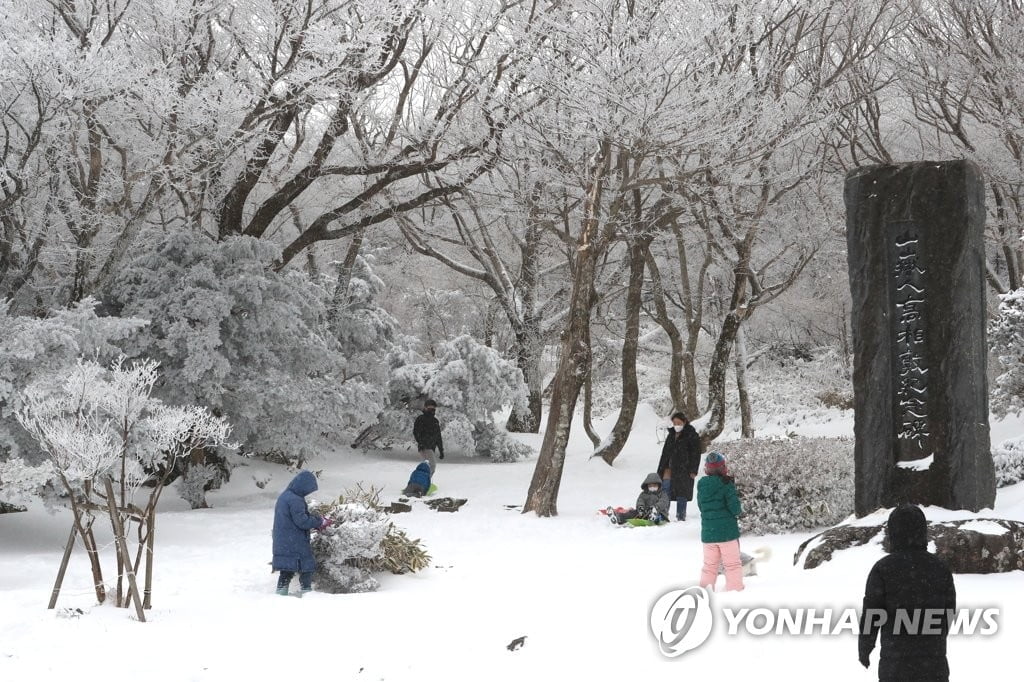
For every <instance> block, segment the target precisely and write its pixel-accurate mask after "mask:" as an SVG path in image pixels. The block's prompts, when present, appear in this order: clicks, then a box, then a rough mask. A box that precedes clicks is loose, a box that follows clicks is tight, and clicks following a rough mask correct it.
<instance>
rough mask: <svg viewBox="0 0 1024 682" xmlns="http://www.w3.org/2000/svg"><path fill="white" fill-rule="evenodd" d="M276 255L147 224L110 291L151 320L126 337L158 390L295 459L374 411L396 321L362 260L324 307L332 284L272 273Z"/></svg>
mask: <svg viewBox="0 0 1024 682" xmlns="http://www.w3.org/2000/svg"><path fill="white" fill-rule="evenodd" d="M279 255H280V250H279V249H278V248H277V247H275V246H274V245H273V244H271V243H269V242H267V241H261V240H258V239H255V238H253V237H233V238H229V239H225V240H223V241H214V240H212V239H210V238H208V237H205V236H203V235H201V234H197V233H191V232H171V233H167V234H154V235H152V240H151V241H150V242H147V246H146V248H144V249H140V250H139V252H138V253H137V254H135V256H134V257H133V258H132V259H131V260H130V261H129V262H128V263H127V264H126V266H125V267H124V268H123V269H122V270H121V271H120V272H119V273H118V276H117V278H116V280H115V281H114V283H113V285H112V286H111V294H110V295H111V298H112V300H113V301H114V302H115V303H116V305H117V307H118V308H120V310H121V313H122V314H123V315H138V316H145V317H146V318H147V319H149V320H151V324H150V325H149V326H148V327H146V329H145V330H144V331H143V332H142V333H141V334H139V335H137V336H136V337H135V338H133V339H132V340H131V341H130V342H128V343H127V344H126V345H125V347H126V349H127V350H128V353H129V354H130V355H131V356H136V357H149V358H153V359H156V360H158V361H159V362H160V363H161V367H162V371H163V377H162V379H161V383H160V386H159V388H158V394H159V395H160V396H162V397H164V398H165V399H167V400H168V401H170V402H173V403H184V404H190V403H196V404H200V405H203V406H206V407H209V408H210V410H212V411H213V412H214V413H215V414H217V415H221V416H224V417H225V418H227V419H228V420H229V421H230V423H231V424H232V427H233V430H234V434H235V437H236V438H237V439H238V440H239V441H240V442H241V443H242V444H243V446H244V447H245V449H246V450H247V451H250V452H255V453H270V452H279V453H284V454H286V455H288V456H293V457H299V458H305V457H310V456H312V455H314V454H316V453H318V452H320V451H322V450H323V449H324V448H326V447H328V446H330V445H332V444H334V443H337V442H339V439H340V437H341V434H343V433H345V432H346V430H347V429H349V428H352V427H354V426H356V425H358V424H360V423H362V422H363V421H365V420H366V419H368V418H370V417H372V416H373V415H376V414H377V412H379V411H380V409H381V406H382V402H381V390H382V389H381V386H382V381H381V383H377V381H380V380H381V378H380V377H377V376H375V375H374V374H373V373H372V372H373V370H374V368H375V367H378V366H380V365H382V360H383V357H384V353H386V352H387V350H388V345H387V343H386V341H387V339H388V338H389V337H390V335H391V334H392V333H393V332H392V329H393V327H394V324H393V321H391V320H390V319H389V318H388V316H387V315H386V314H385V313H383V312H382V311H380V310H379V309H378V308H377V307H376V306H374V305H372V301H371V299H372V294H373V292H374V291H376V290H379V287H380V284H379V282H378V281H375V279H374V277H373V276H372V271H371V270H370V269H369V267H368V265H367V264H366V262H365V261H362V265H361V269H359V270H358V272H357V275H358V276H357V277H353V279H352V284H351V285H350V293H349V294H348V295H347V296H345V297H344V300H339V301H335V308H334V310H333V312H332V308H331V306H332V297H336V296H335V294H336V292H334V291H333V290H332V288H331V286H330V283H329V282H326V281H315V280H313V279H311V278H310V277H309V276H308V275H306V274H305V273H303V272H300V271H289V272H285V273H277V272H274V271H273V269H272V267H271V265H272V264H273V262H274V261H275V259H276V258H278V256H279ZM338 296H340V295H338ZM367 372H369V373H370V374H367Z"/></svg>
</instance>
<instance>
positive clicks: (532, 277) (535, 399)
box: [505, 186, 544, 433]
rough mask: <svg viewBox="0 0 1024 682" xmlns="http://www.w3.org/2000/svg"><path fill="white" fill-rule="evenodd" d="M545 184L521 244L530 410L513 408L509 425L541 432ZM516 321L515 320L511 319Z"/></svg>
mask: <svg viewBox="0 0 1024 682" xmlns="http://www.w3.org/2000/svg"><path fill="white" fill-rule="evenodd" d="M540 191H541V187H540V186H536V187H535V188H534V192H533V195H532V196H531V199H530V212H529V217H528V220H529V222H528V224H527V226H526V234H525V235H524V239H523V242H522V246H521V249H520V251H521V256H520V265H519V292H520V300H521V303H522V325H521V331H519V332H517V333H516V335H515V338H516V364H517V365H518V366H519V369H520V370H521V371H522V373H523V379H524V380H525V381H526V387H527V390H528V391H529V398H528V399H527V406H526V411H525V412H521V411H518V410H517V409H513V410H512V414H511V415H509V418H508V423H507V424H506V425H505V428H506V429H507V430H508V431H513V432H518V433H537V432H538V431H539V430H540V419H541V416H540V415H541V406H542V399H541V394H542V391H543V390H544V387H543V386H542V382H543V379H544V377H542V376H541V370H540V356H541V353H542V351H543V347H544V344H543V339H542V338H541V332H540V318H539V317H538V315H537V310H536V307H537V286H538V282H539V281H540V273H539V272H538V267H539V264H540V257H539V255H540V254H539V252H540V244H541V217H540V214H539V211H540V209H538V208H537V201H536V196H537V195H538V194H539V193H540ZM510 321H512V320H510Z"/></svg>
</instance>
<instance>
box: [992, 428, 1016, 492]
mask: <svg viewBox="0 0 1024 682" xmlns="http://www.w3.org/2000/svg"><path fill="white" fill-rule="evenodd" d="M992 461H993V463H994V464H995V467H996V487H998V488H1003V487H1005V486H1008V485H1013V484H1014V483H1019V482H1021V481H1024V438H1014V439H1011V440H1005V441H1003V442H1002V443H1000V444H999V445H998V446H996V447H995V448H994V449H993V450H992Z"/></svg>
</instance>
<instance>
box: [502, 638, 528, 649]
mask: <svg viewBox="0 0 1024 682" xmlns="http://www.w3.org/2000/svg"><path fill="white" fill-rule="evenodd" d="M524 644H526V635H523V636H522V637H516V638H515V639H513V640H512V641H511V642H509V643H508V646H507V647H505V648H506V649H508V650H509V651H515V650H516V649H518V648H519V647H521V646H523V645H524Z"/></svg>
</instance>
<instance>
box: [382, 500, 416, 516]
mask: <svg viewBox="0 0 1024 682" xmlns="http://www.w3.org/2000/svg"><path fill="white" fill-rule="evenodd" d="M384 511H386V512H387V513H389V514H402V513H404V512H411V511H412V506H411V505H408V504H405V503H403V502H392V503H391V505H390V506H388V507H385V508H384Z"/></svg>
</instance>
